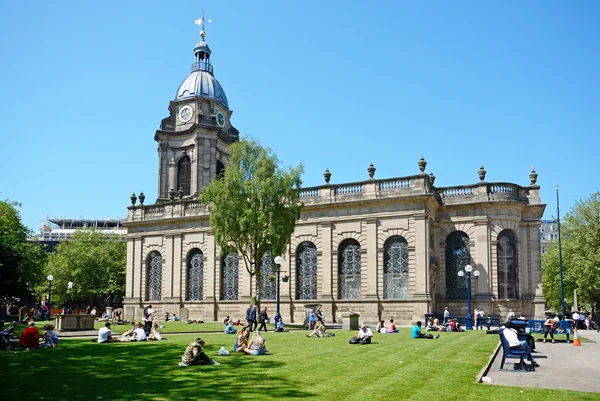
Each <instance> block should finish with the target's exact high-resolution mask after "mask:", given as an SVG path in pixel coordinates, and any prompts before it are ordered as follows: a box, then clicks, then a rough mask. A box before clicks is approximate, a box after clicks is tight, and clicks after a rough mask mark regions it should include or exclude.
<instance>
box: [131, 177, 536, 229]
mask: <svg viewBox="0 0 600 401" xmlns="http://www.w3.org/2000/svg"><path fill="white" fill-rule="evenodd" d="M415 195H431V196H435V198H436V199H437V200H438V202H439V203H440V204H441V205H458V204H468V203H473V202H523V203H526V204H540V203H541V202H540V199H539V187H538V186H529V187H522V186H520V185H516V184H512V183H506V182H492V183H488V182H480V183H477V184H472V185H458V186H452V187H439V188H438V187H434V186H432V185H431V183H430V181H429V178H428V176H427V175H425V174H420V175H414V176H408V177H398V178H387V179H383V180H375V179H372V180H367V181H362V182H352V183H346V184H327V185H321V186H316V187H308V188H301V189H300V200H301V201H302V202H303V203H304V205H305V206H310V205H317V204H328V203H336V202H347V201H356V200H368V199H377V198H394V197H405V196H415ZM128 209H129V213H128V217H127V221H128V222H134V221H148V220H158V219H165V218H181V217H190V216H208V214H209V212H208V210H207V209H206V207H205V206H204V205H202V203H201V202H200V201H198V200H184V201H180V200H174V201H171V202H164V203H158V204H155V205H143V206H130V207H129V208H128Z"/></svg>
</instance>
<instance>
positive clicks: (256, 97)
mask: <svg viewBox="0 0 600 401" xmlns="http://www.w3.org/2000/svg"><path fill="white" fill-rule="evenodd" d="M202 8H204V9H205V10H206V13H207V18H210V19H212V20H213V23H212V24H210V25H209V26H208V27H207V33H208V36H207V42H208V43H209V45H210V47H211V49H212V52H213V54H212V61H213V65H214V67H215V76H216V77H217V79H218V80H219V82H220V83H221V84H222V85H223V87H224V89H225V91H226V93H227V96H228V98H229V105H230V107H231V108H232V109H233V110H234V114H233V117H232V121H233V124H234V125H235V126H236V127H237V128H238V129H239V130H240V132H241V134H242V135H247V136H252V137H255V138H258V139H259V140H260V141H261V143H262V144H263V145H266V146H269V147H271V148H272V149H273V150H274V151H275V152H276V153H277V154H278V156H279V158H280V159H281V160H282V162H283V163H284V165H295V164H298V163H299V162H300V161H303V162H304V163H305V167H306V169H305V175H304V185H305V186H312V185H320V184H321V183H323V177H322V173H323V171H324V170H325V168H329V169H330V170H331V172H332V174H333V176H332V183H341V182H350V181H359V180H363V179H366V178H367V177H368V176H367V171H366V169H367V167H368V165H369V163H370V162H373V163H374V164H375V166H376V167H377V172H376V178H387V177H397V176H405V175H411V174H415V173H417V172H418V168H417V161H418V159H419V158H420V157H421V156H425V158H426V159H427V161H428V163H429V164H428V165H427V171H428V172H429V171H433V172H434V173H435V175H436V176H437V181H436V185H438V186H449V185H460V184H470V183H475V182H476V181H478V178H477V170H478V168H479V166H480V165H481V164H483V165H484V166H485V168H486V169H487V171H488V175H487V181H503V182H506V181H508V182H515V183H518V184H521V185H527V184H528V183H529V178H528V175H529V172H530V169H531V166H532V165H535V166H536V169H537V171H538V173H539V180H538V184H540V185H541V186H542V192H541V196H542V200H543V201H544V202H545V203H547V204H548V207H547V209H546V214H545V217H546V218H551V217H552V216H553V215H555V208H556V201H555V196H556V195H555V189H554V188H555V185H557V184H559V185H560V188H561V209H562V212H563V213H564V212H566V211H567V210H568V209H569V208H570V207H571V206H572V205H573V202H574V201H575V200H576V199H581V198H585V197H587V196H589V194H591V193H592V192H594V191H597V190H599V186H598V182H599V181H598V172H599V171H600V168H599V167H600V162H599V159H600V156H599V155H598V147H599V145H600V139H599V127H600V79H599V77H600V24H599V23H598V21H600V2H597V1H576V2H565V1H528V2H522V1H506V2H481V1H469V2H467V1H459V2H447V1H431V2H426V3H425V2H414V1H410V2H409V1H388V2H352V1H322V2H316V1H302V2H280V1H270V2H247V1H239V2H233V1H226V2H225V1H205V2H199V1H177V2H173V3H168V2H164V1H161V2H159V1H144V2H141V1H135V2H134V1H118V2H117V1H101V2H98V1H95V2H84V1H60V2H58V1H57V2H50V1H39V0H36V1H27V2H23V1H20V2H16V1H10V2H9V1H6V2H2V3H0V38H1V39H0V57H1V62H0V119H1V121H2V125H1V128H0V130H1V131H0V132H1V133H2V141H1V144H0V198H2V199H7V198H8V199H11V200H16V201H20V202H22V204H23V207H22V209H21V212H22V216H23V220H24V222H25V224H26V225H28V226H30V227H31V228H34V229H36V230H37V227H38V224H39V221H41V220H44V219H45V218H46V216H61V217H73V218H78V217H83V216H85V217H91V218H108V217H124V216H125V215H126V207H127V206H128V205H129V196H130V195H131V192H133V191H135V192H136V193H138V192H139V191H141V190H143V191H144V192H145V193H146V195H147V197H148V200H147V203H151V202H153V201H154V199H156V192H157V153H156V148H157V144H156V142H154V140H153V137H154V132H155V130H156V129H157V128H158V127H159V124H160V121H161V119H162V118H164V117H166V116H167V114H168V111H167V107H168V104H169V101H170V100H171V99H172V98H173V96H174V94H175V91H176V89H177V87H178V85H179V84H180V82H181V81H182V80H183V79H184V78H185V77H186V76H187V75H188V73H189V71H190V65H191V63H192V62H193V47H194V45H195V44H196V42H197V41H198V34H199V29H198V27H197V26H196V25H194V20H195V19H196V18H199V17H200V15H201V9H202Z"/></svg>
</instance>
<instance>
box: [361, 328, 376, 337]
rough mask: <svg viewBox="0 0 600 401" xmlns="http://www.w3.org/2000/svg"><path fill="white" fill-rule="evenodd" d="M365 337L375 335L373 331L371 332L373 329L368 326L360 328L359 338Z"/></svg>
mask: <svg viewBox="0 0 600 401" xmlns="http://www.w3.org/2000/svg"><path fill="white" fill-rule="evenodd" d="M365 337H373V332H371V329H370V328H368V327H367V330H364V331H363V330H362V329H360V330H358V338H360V339H363V338H365Z"/></svg>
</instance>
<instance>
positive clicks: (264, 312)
mask: <svg viewBox="0 0 600 401" xmlns="http://www.w3.org/2000/svg"><path fill="white" fill-rule="evenodd" d="M268 318H269V315H267V308H264V309H263V310H262V312H260V315H258V322H259V323H260V326H259V327H258V331H261V330H262V329H263V328H264V329H265V331H267V319H268Z"/></svg>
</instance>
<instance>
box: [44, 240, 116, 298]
mask: <svg viewBox="0 0 600 401" xmlns="http://www.w3.org/2000/svg"><path fill="white" fill-rule="evenodd" d="M126 256H127V244H126V242H125V240H124V238H123V237H122V236H115V235H108V234H104V233H102V232H99V231H96V230H77V231H76V232H75V234H74V235H73V238H72V239H71V240H69V241H64V242H61V243H60V244H59V245H58V247H56V250H55V251H54V253H52V254H51V255H50V256H49V258H48V264H47V266H46V271H47V273H48V274H52V275H53V276H54V282H53V284H52V288H53V291H52V294H53V295H52V299H53V300H56V301H57V302H58V303H63V304H64V303H66V301H67V286H68V282H69V281H71V282H73V289H72V290H71V291H72V292H71V296H72V298H73V300H74V301H77V300H79V301H83V300H97V299H101V298H104V299H108V298H110V299H113V300H114V299H116V298H122V297H123V296H124V295H125V274H126V271H125V270H126V260H127V259H126Z"/></svg>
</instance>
